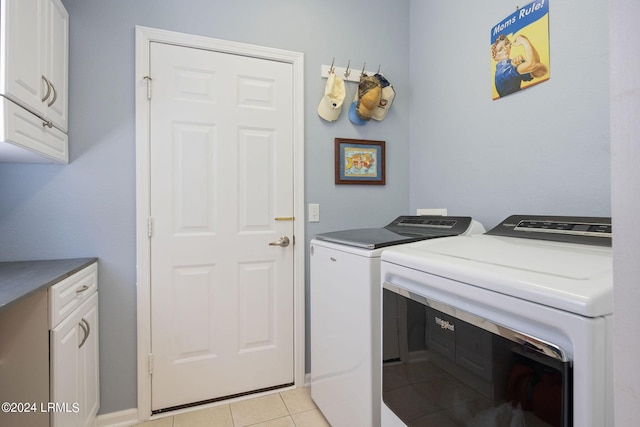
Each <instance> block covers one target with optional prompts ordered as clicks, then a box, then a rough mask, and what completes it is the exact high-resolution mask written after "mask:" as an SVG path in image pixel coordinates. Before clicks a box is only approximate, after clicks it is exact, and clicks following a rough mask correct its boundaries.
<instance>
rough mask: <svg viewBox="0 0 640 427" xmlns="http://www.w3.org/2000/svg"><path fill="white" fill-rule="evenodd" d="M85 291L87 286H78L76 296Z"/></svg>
mask: <svg viewBox="0 0 640 427" xmlns="http://www.w3.org/2000/svg"><path fill="white" fill-rule="evenodd" d="M87 289H89V286H87V285H83V286H80V287H79V288H78V289H76V294H81V293H83V292H84V291H86V290H87Z"/></svg>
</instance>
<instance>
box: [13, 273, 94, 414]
mask: <svg viewBox="0 0 640 427" xmlns="http://www.w3.org/2000/svg"><path fill="white" fill-rule="evenodd" d="M98 366H99V365H98V265H97V263H92V264H90V265H88V266H87V267H85V268H83V269H81V270H80V271H78V272H76V273H74V274H72V275H71V276H69V277H67V278H65V279H63V280H61V281H59V282H58V283H56V284H54V285H52V286H51V287H49V288H48V289H47V288H43V289H41V290H38V291H36V292H34V293H33V294H31V295H28V296H25V297H24V298H23V299H22V300H20V301H19V302H17V303H15V304H14V305H12V306H10V307H8V308H5V309H3V310H2V311H0V403H3V406H2V411H0V426H1V427H4V426H20V427H47V426H48V427H51V426H53V427H89V426H93V425H94V424H95V417H96V414H97V412H98V409H99V405H100V394H99V393H100V383H99V371H98Z"/></svg>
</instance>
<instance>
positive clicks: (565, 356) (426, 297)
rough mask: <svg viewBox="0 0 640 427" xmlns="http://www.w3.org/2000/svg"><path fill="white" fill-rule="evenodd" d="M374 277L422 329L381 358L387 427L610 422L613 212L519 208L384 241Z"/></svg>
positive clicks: (584, 426)
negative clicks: (428, 236)
mask: <svg viewBox="0 0 640 427" xmlns="http://www.w3.org/2000/svg"><path fill="white" fill-rule="evenodd" d="M381 275H382V277H381V280H382V284H383V292H384V294H385V302H386V301H387V300H386V295H387V294H390V295H396V296H398V301H400V303H401V305H402V304H404V305H406V306H407V307H409V308H412V309H407V310H405V311H403V310H400V311H401V312H406V313H414V314H415V313H418V314H419V316H421V319H419V320H418V321H417V322H418V323H422V324H423V325H425V326H424V330H425V333H424V335H423V337H422V341H421V342H419V343H417V344H416V343H413V346H412V347H411V348H410V349H409V350H408V351H407V352H405V353H408V356H407V357H404V358H401V359H400V360H397V361H392V362H390V363H385V364H383V392H382V395H383V401H384V404H383V405H382V411H383V422H382V425H383V426H384V427H396V426H406V425H465V426H497V425H518V426H519V425H527V426H529V425H535V426H557V427H569V426H580V427H600V426H612V425H614V423H613V384H612V377H613V365H612V324H613V268H612V253H611V219H610V218H593V217H565V216H535V215H514V216H510V217H508V218H507V219H505V220H504V221H503V222H502V223H501V224H500V225H498V226H497V227H495V228H493V229H492V230H490V231H489V232H487V233H485V234H480V235H474V236H457V237H451V238H447V239H440V240H431V241H424V242H418V243H413V244H409V245H403V246H399V247H397V248H390V249H389V250H387V251H385V252H384V253H383V254H382V264H381ZM416 307H418V308H419V309H418V310H416ZM385 310H387V308H386V307H385ZM400 317H401V318H404V319H405V321H406V322H409V323H411V322H412V321H415V319H411V318H410V316H409V314H406V315H404V317H403V315H402V314H401V316H400ZM387 339H389V340H397V337H395V336H393V334H390V335H389V336H387V335H385V336H384V338H383V341H386V340H387ZM498 420H501V422H502V424H501V423H499V422H498ZM505 420H506V421H505ZM505 422H506V424H505Z"/></svg>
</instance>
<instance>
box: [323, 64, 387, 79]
mask: <svg viewBox="0 0 640 427" xmlns="http://www.w3.org/2000/svg"><path fill="white" fill-rule="evenodd" d="M332 67H333V70H334V72H335V73H336V76H338V77H340V78H341V79H342V80H344V81H345V82H356V83H358V82H360V73H359V72H358V71H357V70H356V72H355V73H354V72H353V70H349V68H344V67H335V66H333V65H324V64H323V65H322V66H321V68H320V75H321V76H322V78H325V79H326V78H327V77H329V70H331V68H332ZM347 70H349V74H348V75H345V72H346V71H347ZM362 72H364V73H365V74H367V75H368V76H373V75H374V74H375V73H376V72H375V71H368V70H367V71H365V70H364V68H363V69H362Z"/></svg>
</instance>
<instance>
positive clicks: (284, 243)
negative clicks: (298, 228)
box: [269, 236, 290, 248]
mask: <svg viewBox="0 0 640 427" xmlns="http://www.w3.org/2000/svg"><path fill="white" fill-rule="evenodd" d="M289 243H290V241H289V238H288V237H287V236H282V237H280V238H279V239H278V240H277V241H276V242H271V243H269V246H280V247H281V248H286V247H287V246H289Z"/></svg>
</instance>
